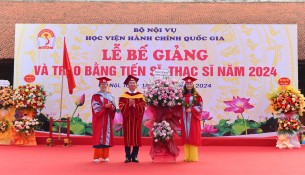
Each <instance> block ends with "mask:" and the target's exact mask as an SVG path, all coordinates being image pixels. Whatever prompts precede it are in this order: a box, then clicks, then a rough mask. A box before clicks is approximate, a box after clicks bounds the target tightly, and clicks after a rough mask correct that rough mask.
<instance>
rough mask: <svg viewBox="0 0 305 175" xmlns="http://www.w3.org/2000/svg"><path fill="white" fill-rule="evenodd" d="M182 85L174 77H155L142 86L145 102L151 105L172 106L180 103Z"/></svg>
mask: <svg viewBox="0 0 305 175" xmlns="http://www.w3.org/2000/svg"><path fill="white" fill-rule="evenodd" d="M182 91H183V87H182V84H181V82H180V81H176V80H174V79H170V78H167V79H155V80H153V81H150V83H147V85H146V86H145V87H144V91H143V93H144V96H145V99H146V103H147V104H148V105H153V106H165V107H173V106H175V105H182V98H183V94H182Z"/></svg>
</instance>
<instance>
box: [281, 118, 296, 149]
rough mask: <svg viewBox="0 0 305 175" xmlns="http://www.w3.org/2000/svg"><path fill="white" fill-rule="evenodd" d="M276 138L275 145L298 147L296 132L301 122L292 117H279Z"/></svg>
mask: <svg viewBox="0 0 305 175" xmlns="http://www.w3.org/2000/svg"><path fill="white" fill-rule="evenodd" d="M278 124H279V127H278V130H277V132H278V139H277V142H276V147H277V148H280V149H283V148H289V149H291V148H300V147H301V145H300V142H299V140H298V132H299V131H300V130H301V123H300V121H299V120H298V119H296V118H292V117H286V116H284V117H281V118H279V119H278Z"/></svg>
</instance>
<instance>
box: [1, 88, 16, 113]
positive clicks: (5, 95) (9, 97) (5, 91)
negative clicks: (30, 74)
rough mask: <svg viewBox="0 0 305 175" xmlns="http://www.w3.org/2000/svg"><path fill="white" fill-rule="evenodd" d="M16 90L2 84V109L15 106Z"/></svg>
mask: <svg viewBox="0 0 305 175" xmlns="http://www.w3.org/2000/svg"><path fill="white" fill-rule="evenodd" d="M13 95H14V90H13V87H11V86H9V87H2V86H0V109H1V108H4V109H7V108H9V107H13V106H14V102H13Z"/></svg>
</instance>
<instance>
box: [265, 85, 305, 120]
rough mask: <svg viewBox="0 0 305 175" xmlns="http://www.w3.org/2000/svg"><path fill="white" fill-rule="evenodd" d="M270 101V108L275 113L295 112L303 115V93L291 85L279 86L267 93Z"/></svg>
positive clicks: (304, 102) (304, 103) (304, 105)
mask: <svg viewBox="0 0 305 175" xmlns="http://www.w3.org/2000/svg"><path fill="white" fill-rule="evenodd" d="M267 97H268V99H269V101H270V109H271V111H272V112H274V113H275V114H277V115H279V114H282V113H291V112H293V113H296V114H298V115H300V116H302V115H303V111H304V107H305V100H304V95H303V94H301V92H300V91H299V90H296V89H294V87H293V86H291V85H289V86H279V87H278V89H276V90H273V91H272V92H271V93H270V94H268V95H267Z"/></svg>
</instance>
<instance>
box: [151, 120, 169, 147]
mask: <svg viewBox="0 0 305 175" xmlns="http://www.w3.org/2000/svg"><path fill="white" fill-rule="evenodd" d="M151 130H152V134H153V140H154V142H163V141H168V140H170V139H172V138H173V132H174V130H172V128H171V127H170V124H169V123H168V122H167V121H165V120H163V121H162V122H160V123H157V122H154V125H153V128H152V129H151Z"/></svg>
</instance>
